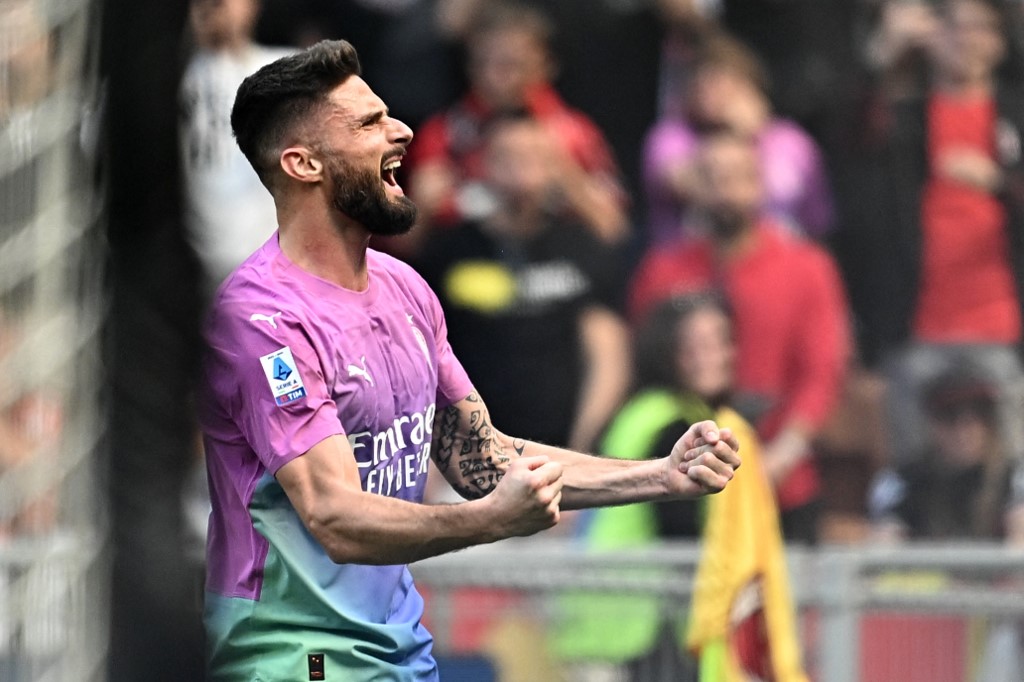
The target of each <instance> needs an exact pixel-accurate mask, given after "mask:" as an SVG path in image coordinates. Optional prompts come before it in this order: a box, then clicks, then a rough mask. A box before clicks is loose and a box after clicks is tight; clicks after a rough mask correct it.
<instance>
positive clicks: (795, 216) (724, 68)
mask: <svg viewBox="0 0 1024 682" xmlns="http://www.w3.org/2000/svg"><path fill="white" fill-rule="evenodd" d="M693 68H694V77H693V80H692V82H691V84H690V88H689V91H688V94H687V97H686V101H687V113H686V115H685V117H683V118H679V117H676V116H670V117H666V118H664V119H662V120H661V121H660V122H659V123H658V124H657V125H656V126H655V127H654V128H653V129H652V130H651V131H650V132H649V133H648V135H647V139H646V141H645V143H644V147H645V152H644V177H645V181H646V184H647V189H648V199H649V201H650V210H649V226H650V232H651V234H650V239H651V241H652V242H653V243H656V244H657V243H664V242H666V241H670V240H672V239H677V238H679V237H680V236H681V235H680V231H679V229H678V228H679V224H680V223H681V222H682V221H683V220H684V219H685V214H686V211H687V209H689V208H692V205H693V201H694V198H695V196H694V195H695V193H696V192H697V191H698V188H699V179H698V178H697V176H696V173H695V170H694V159H695V156H696V153H697V149H698V147H699V145H700V139H701V136H702V135H705V134H707V133H708V132H714V131H719V130H727V131H730V132H732V133H734V134H737V135H741V136H749V137H751V138H752V139H754V140H756V143H757V148H758V153H759V156H760V164H761V177H762V181H763V183H764V210H765V212H766V213H770V214H771V215H772V216H774V217H775V219H776V220H777V222H778V223H779V224H781V225H785V226H787V227H789V228H790V229H792V230H794V231H797V232H803V233H806V234H809V235H812V236H814V237H821V236H823V235H825V234H826V233H827V232H828V231H829V229H830V228H831V227H832V217H833V216H832V196H831V192H830V190H829V183H828V179H827V177H826V173H825V167H824V163H823V160H822V156H821V152H820V150H819V149H818V146H817V145H816V144H815V142H814V140H813V139H811V137H810V136H809V135H808V134H807V133H806V132H804V131H803V130H802V129H801V128H800V127H799V126H798V125H797V124H795V123H793V122H792V121H789V120H787V119H783V118H779V117H777V116H775V115H774V114H773V113H772V110H771V103H770V101H769V99H768V79H767V76H766V74H765V71H764V69H763V67H762V66H761V64H760V63H759V62H758V60H757V58H756V57H755V56H754V54H753V53H752V52H750V51H749V50H748V49H747V48H745V47H744V46H743V45H742V44H741V43H739V42H738V41H736V40H734V39H732V38H729V37H727V36H724V35H719V36H716V37H713V38H710V39H709V40H707V41H705V43H704V45H703V46H702V47H701V48H700V49H699V51H698V53H697V55H696V57H695V60H694V67H693Z"/></svg>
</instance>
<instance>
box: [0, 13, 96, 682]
mask: <svg viewBox="0 0 1024 682" xmlns="http://www.w3.org/2000/svg"><path fill="white" fill-rule="evenodd" d="M91 9H92V8H91V6H90V3H89V2H88V0H0V680H4V681H5V682H6V681H8V680H9V681H11V682H23V681H29V680H31V681H32V682H36V681H42V680H70V679H75V680H91V679H98V678H99V676H100V675H101V674H102V670H101V668H102V664H101V661H102V660H103V648H104V646H105V644H104V642H105V631H106V620H107V618H106V613H105V607H103V606H102V605H103V604H105V600H104V599H101V591H102V590H103V589H104V582H103V570H102V563H101V557H102V556H103V554H102V552H101V551H100V550H101V548H102V547H103V544H104V543H103V541H102V538H103V537H104V534H103V532H102V520H101V519H102V514H101V510H102V505H101V503H100V499H101V498H100V495H99V491H98V488H97V483H96V480H95V478H94V475H93V474H94V470H95V458H96V456H97V443H98V442H99V438H100V435H101V424H102V420H101V419H100V415H99V405H100V396H101V382H100V379H99V372H98V357H99V328H100V324H99V321H100V319H101V297H100V286H101V276H100V275H101V264H102V259H101V257H100V253H99V250H98V241H97V229H96V228H97V218H98V214H99V202H98V200H97V198H96V196H97V195H96V193H95V191H94V184H93V176H94V173H93V169H92V163H91V161H90V158H91V156H92V153H91V150H90V149H89V148H88V147H89V142H88V135H86V134H84V132H83V131H84V130H85V129H86V127H85V126H84V125H83V121H84V120H85V118H86V116H85V111H86V104H87V103H88V102H90V101H91V100H92V93H93V91H94V87H95V79H94V77H93V70H92V69H91V68H90V66H89V64H90V63H91V62H92V57H91V55H92V52H93V49H92V48H93V36H92V28H91V26H92V22H91Z"/></svg>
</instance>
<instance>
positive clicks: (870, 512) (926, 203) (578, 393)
mask: <svg viewBox="0 0 1024 682" xmlns="http://www.w3.org/2000/svg"><path fill="white" fill-rule="evenodd" d="M34 7H35V3H32V2H26V1H24V0H4V2H2V3H0V17H2V18H3V24H4V26H5V27H7V28H9V29H10V32H11V35H13V32H15V31H16V32H18V33H20V34H22V35H23V36H29V37H30V38H31V39H28V38H24V39H21V40H18V41H8V42H9V43H10V45H16V46H17V47H18V49H14V48H11V49H7V47H5V45H7V43H5V44H4V46H0V47H2V48H3V49H4V50H5V51H4V52H3V54H2V55H0V56H2V59H0V142H2V144H3V147H2V148H3V149H4V150H7V151H8V152H9V155H8V158H7V159H6V160H0V161H2V164H0V165H2V166H3V168H4V169H7V166H8V165H10V167H11V168H14V167H15V166H16V165H18V164H21V165H20V166H18V167H19V168H22V169H23V170H19V171H18V172H10V173H6V172H5V173H4V174H0V195H2V197H3V203H0V229H2V234H0V236H2V238H3V239H4V240H7V239H8V238H9V237H11V236H12V235H14V234H15V232H16V230H17V229H19V226H23V225H25V224H27V223H28V221H29V220H30V218H31V216H32V215H34V214H35V213H36V212H38V210H39V207H38V206H37V205H36V204H37V201H36V197H35V194H34V193H35V192H36V187H37V184H38V183H37V182H36V179H35V175H34V174H35V172H36V169H35V164H34V162H31V161H29V162H24V160H25V159H26V158H29V157H30V155H31V153H32V147H33V145H34V144H35V143H34V142H33V140H32V135H33V134H34V131H38V130H39V127H38V125H34V124H33V117H35V116H37V115H38V114H39V112H40V111H41V110H42V109H43V107H44V106H45V103H46V101H47V97H48V96H49V94H50V91H49V90H50V89H52V88H53V87H54V84H55V83H58V82H60V80H61V79H60V78H58V77H57V76H59V75H60V74H53V73H51V72H52V71H53V69H52V66H51V62H52V60H53V56H54V55H55V54H56V53H57V52H58V51H59V49H60V44H59V40H54V38H55V36H52V35H46V34H45V32H43V31H42V29H41V28H40V26H39V25H40V21H39V17H37V16H36V15H35V14H34V11H33V8H34ZM5 30H6V29H5ZM5 35H7V34H5ZM324 38H345V39H347V40H349V41H351V42H352V43H353V44H354V45H355V46H356V48H357V50H358V51H359V54H360V58H361V60H362V65H363V71H364V77H365V79H366V80H367V82H368V83H370V85H371V86H372V87H373V88H374V90H375V91H376V92H377V93H379V94H380V95H381V96H382V98H383V99H384V101H385V102H386V103H387V104H388V105H389V107H390V113H391V115H392V116H394V117H396V118H399V119H401V120H403V121H404V122H406V123H407V124H409V125H410V126H411V127H412V128H413V130H414V132H415V139H414V140H413V142H412V144H411V147H410V150H409V156H408V157H407V158H405V159H404V160H403V162H402V168H401V169H400V171H399V173H398V179H399V182H400V183H401V184H402V186H403V187H404V189H405V191H406V193H407V194H408V195H410V196H411V197H412V198H413V200H414V201H415V202H416V203H417V205H418V207H419V211H420V217H419V222H418V224H417V226H416V227H415V228H414V230H413V231H412V232H411V233H410V234H409V235H406V236H404V237H400V238H390V239H386V240H385V239H382V240H380V241H379V242H377V243H376V244H375V246H376V247H377V248H380V249H382V250H386V251H388V252H390V253H392V254H394V255H396V256H398V257H400V258H403V259H406V260H408V261H409V262H411V263H413V264H414V265H415V266H416V267H417V269H418V270H419V272H421V273H422V274H423V276H424V277H425V278H426V279H427V281H428V282H429V283H430V284H431V285H432V287H433V288H434V290H435V291H436V292H437V294H438V296H439V298H440V299H441V301H442V303H443V305H444V308H445V311H446V316H447V322H448V328H449V334H450V340H451V343H452V345H453V348H454V350H455V352H456V353H457V355H458V356H459V358H460V360H461V361H462V362H463V364H464V365H465V366H466V368H467V370H468V372H469V374H470V376H471V377H472V378H473V379H474V382H475V383H476V386H477V388H478V389H479V390H480V392H481V394H482V395H483V396H484V397H485V399H486V400H487V402H488V405H489V407H490V409H491V413H492V416H493V418H494V420H495V422H496V423H497V424H498V425H499V428H501V429H502V430H505V431H508V432H511V433H516V434H517V435H521V436H523V437H528V438H531V439H534V440H539V441H544V442H547V443H552V444H557V445H564V446H569V447H572V448H575V449H580V450H586V451H591V452H595V453H599V454H606V455H614V456H620V457H631V458H638V457H647V456H655V455H657V454H662V453H663V452H664V450H665V448H666V447H670V444H671V443H672V442H674V438H675V437H676V436H677V435H678V434H679V433H681V431H680V429H681V424H683V423H684V422H690V421H693V420H694V419H702V418H712V417H713V418H717V419H723V418H725V419H727V420H735V421H734V423H736V424H737V428H738V429H740V430H743V429H745V428H746V425H751V426H752V430H751V431H750V433H749V438H750V440H751V445H750V446H744V447H750V448H751V449H755V448H756V452H757V455H756V458H755V460H754V461H758V462H759V464H758V476H761V475H762V474H763V477H764V481H765V482H766V484H767V486H768V487H767V488H766V489H770V491H771V493H772V494H771V495H770V496H760V497H758V499H759V500H762V503H763V504H765V505H769V506H771V507H772V512H773V513H774V511H775V510H777V512H778V521H779V523H778V526H779V532H781V537H782V538H783V539H784V540H785V541H786V542H790V543H803V544H808V545H814V544H816V543H821V542H851V543H862V542H887V543H896V542H905V541H911V540H995V541H1006V542H1008V543H1012V544H1017V545H1024V467H1022V464H1024V368H1022V363H1021V349H1022V340H1024V149H1022V135H1024V61H1022V60H1024V53H1022V46H1024V1H1021V0H559V1H558V2H542V1H541V0H508V1H505V0H191V2H190V10H189V27H188V31H187V36H186V46H187V52H186V54H187V60H186V61H187V63H186V64H185V65H184V68H183V77H182V80H181V83H180V97H179V124H180V125H179V138H180V140H179V141H180V151H181V155H180V160H181V167H182V169H183V176H184V181H185V183H184V189H185V197H184V199H185V202H184V206H185V210H186V216H185V217H186V222H187V228H188V235H189V238H190V241H191V245H192V247H193V248H194V250H195V252H196V255H197V256H198V257H199V260H200V262H201V263H202V265H203V272H204V276H205V281H204V283H203V287H202V292H203V295H209V294H210V293H211V292H212V290H213V289H214V288H215V287H216V285H217V284H218V283H219V281H220V280H221V279H223V277H225V276H226V275H227V273H228V272H230V271H231V269H232V268H233V267H234V266H235V265H237V264H238V263H240V262H241V261H242V260H243V259H244V258H245V257H246V256H248V255H249V253H250V252H251V251H253V250H254V249H256V248H257V247H258V246H259V245H260V244H261V243H262V242H263V241H264V240H266V239H267V238H269V237H270V235H271V234H272V233H273V232H274V229H275V227H276V224H277V223H276V216H275V215H274V207H273V203H272V201H270V197H269V195H268V194H267V192H266V190H265V189H264V188H263V187H262V185H261V184H260V183H259V180H258V179H257V178H256V176H255V174H254V173H253V172H252V170H251V169H250V167H249V165H248V163H247V162H246V161H245V160H244V158H243V157H242V156H241V153H240V152H239V151H238V149H237V146H236V145H235V143H234V140H233V139H232V135H231V128H230V123H229V113H230V108H231V104H232V102H233V99H234V93H235V89H236V88H237V86H238V84H239V83H240V82H241V80H242V79H243V78H244V77H245V76H246V75H247V74H249V73H251V72H252V71H254V70H256V69H257V68H259V67H260V66H261V65H263V64H265V63H267V62H269V61H271V60H273V59H275V58H276V57H277V56H280V55H282V54H285V53H287V52H288V51H290V50H294V49H296V48H298V47H302V46H306V45H310V44H312V43H314V42H316V41H317V40H320V39H324ZM23 162H24V163H23ZM8 298H9V297H8ZM8 298H4V299H3V300H2V301H0V360H3V359H4V357H6V356H12V357H13V354H14V351H15V350H16V349H17V348H19V347H20V346H19V344H20V342H21V339H22V336H23V333H22V329H23V327H24V324H23V322H22V317H23V313H22V311H20V310H19V309H18V305H17V300H16V298H17V297H16V296H15V297H14V298H13V299H11V300H8ZM0 399H2V400H0V434H2V435H3V437H2V438H0V473H3V472H10V471H13V470H15V469H17V468H18V467H21V466H23V463H24V461H25V460H26V458H30V457H36V456H40V457H45V453H46V451H47V450H49V449H52V448H53V444H52V441H53V439H54V438H56V437H57V434H58V433H59V431H60V423H61V411H60V407H59V406H58V405H57V404H55V403H54V402H53V401H52V400H49V399H48V397H47V396H45V395H15V392H14V391H13V390H10V391H9V390H7V389H6V388H4V390H3V391H0ZM730 423H733V421H730ZM641 434H642V437H641ZM40 453H42V454H40ZM197 454H198V453H197ZM434 478H436V477H434ZM202 479H203V474H202V468H201V461H199V457H198V456H197V462H196V481H195V482H194V485H191V486H188V490H189V491H191V492H190V497H189V499H188V501H187V504H188V507H187V509H186V511H187V512H188V514H187V515H188V516H189V518H190V519H192V521H191V524H190V525H191V526H192V527H193V528H194V531H195V534H196V535H197V536H201V535H202V534H203V533H204V531H205V528H204V524H205V516H206V513H205V511H206V510H205V507H204V501H203V495H202V487H203V486H202ZM751 494H755V493H751ZM756 494H758V495H759V493H756ZM437 495H438V496H441V495H443V493H437ZM28 497H31V499H28V500H26V503H25V505H24V508H23V509H13V510H6V509H5V513H4V514H2V515H0V543H2V542H4V541H5V539H6V538H8V537H9V536H13V535H25V534H38V533H45V532H49V531H50V530H52V528H53V527H54V525H55V523H56V522H55V518H56V511H55V500H54V498H53V495H52V491H48V490H44V491H41V492H40V494H39V495H34V496H28ZM723 506H724V505H723ZM634 512H635V513H636V515H635V516H632V517H630V516H629V514H632V513H633V512H628V513H627V516H626V517H622V518H625V519H627V520H626V521H625V522H624V521H622V518H620V519H618V520H614V519H613V517H612V516H609V517H606V518H602V517H600V516H598V515H575V516H571V517H568V516H567V518H568V519H570V520H571V521H570V522H567V523H566V524H564V525H566V526H567V528H566V529H564V530H563V531H561V532H564V533H569V534H573V535H576V536H578V537H580V538H582V539H584V540H585V541H586V542H589V543H591V544H592V545H594V546H601V545H603V546H615V543H616V542H618V540H621V539H622V538H624V537H627V536H628V537H631V538H634V539H635V538H636V537H640V536H642V537H645V538H649V539H650V540H651V541H655V540H657V538H659V537H660V538H680V537H682V538H687V537H698V536H702V534H704V533H706V532H707V528H706V526H705V527H702V523H703V521H704V520H706V519H705V518H704V516H702V515H703V514H705V513H706V511H701V510H700V509H698V508H697V506H696V505H691V506H690V507H686V506H685V505H683V506H676V507H672V508H667V507H666V508H662V509H654V508H652V509H647V510H645V511H636V510H634ZM718 513H720V514H726V512H724V511H723V512H718ZM617 524H621V525H617ZM638 529H639V530H638ZM773 529H774V526H772V529H770V531H771V532H774V530H773ZM638 534H639V535H638ZM616 538H618V539H616ZM197 539H199V538H198V537H197ZM0 587H2V586H0ZM0 601H2V589H0ZM2 658H3V651H2V649H0V661H2ZM2 669H3V668H2V667H0V670H2Z"/></svg>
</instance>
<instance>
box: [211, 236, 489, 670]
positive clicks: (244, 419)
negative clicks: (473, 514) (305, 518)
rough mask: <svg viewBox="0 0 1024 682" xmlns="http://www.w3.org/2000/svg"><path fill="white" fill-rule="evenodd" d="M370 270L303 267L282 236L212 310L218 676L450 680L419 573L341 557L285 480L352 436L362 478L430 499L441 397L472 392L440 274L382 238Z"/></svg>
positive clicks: (415, 498)
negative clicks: (311, 454) (327, 445)
mask: <svg viewBox="0 0 1024 682" xmlns="http://www.w3.org/2000/svg"><path fill="white" fill-rule="evenodd" d="M367 267H368V270H369V286H368V287H367V289H366V290H365V291H362V292H355V291H350V290H347V289H344V288H341V287H338V286H336V285H334V284H332V283H330V282H327V281H325V280H322V279H320V278H317V277H315V276H313V275H312V274H310V273H308V272H306V271H304V270H302V269H301V268H299V267H298V266H296V265H295V264H294V263H292V262H291V261H290V260H289V259H288V258H287V257H286V256H285V254H283V253H282V252H281V250H280V247H279V245H278V240H277V235H276V234H275V235H274V236H273V237H272V238H271V239H270V240H269V241H268V242H267V243H266V244H265V245H264V246H263V247H262V248H261V249H260V250H259V251H257V252H256V253H255V254H253V255H252V256H251V257H250V258H249V259H248V260H246V261H245V263H243V264H242V265H241V266H240V267H239V269H238V270H236V271H235V273H234V274H233V275H232V276H231V277H229V278H228V280H227V281H226V282H225V283H224V285H223V286H222V287H221V289H220V291H219V292H218V295H217V297H216V299H215V301H214V304H213V306H212V308H211V312H210V316H209V319H208V321H207V326H206V341H207V347H208V350H207V356H206V358H205V362H204V371H203V387H202V391H201V404H200V420H201V424H202V427H203V432H204V445H205V448H206V459H207V468H208V475H209V482H210V496H211V502H212V512H211V516H210V524H209V535H208V540H207V581H206V591H207V596H206V614H205V619H206V626H207V634H208V643H209V644H208V646H209V649H210V652H209V653H210V662H209V665H210V670H209V672H210V679H211V680H246V681H249V680H260V681H261V682H263V681H269V680H296V679H318V677H317V676H318V675H320V674H321V672H320V671H321V670H323V673H322V674H323V675H324V676H323V677H319V679H326V680H330V679H332V677H333V678H334V679H339V680H340V679H344V680H353V681H358V680H369V679H394V680H421V679H426V680H430V679H434V676H436V666H435V665H434V662H433V659H432V657H431V655H430V647H431V638H430V635H429V634H428V633H427V632H426V630H425V629H424V628H423V626H422V625H421V624H420V617H421V615H422V611H423V601H422V599H421V598H420V596H419V594H418V593H417V591H416V589H415V587H414V586H413V584H412V579H411V576H410V575H409V571H408V569H407V568H406V567H405V566H364V565H355V564H335V563H334V562H332V561H331V560H330V558H329V557H328V556H327V554H326V552H325V551H324V550H323V548H322V547H321V545H320V544H319V543H318V542H317V541H316V540H315V539H314V538H313V536H312V535H311V534H310V533H309V532H308V531H307V529H306V528H305V526H304V525H303V524H302V521H301V520H300V518H299V516H298V514H297V513H296V511H295V509H294V508H293V507H292V505H291V503H290V502H289V499H288V497H287V495H286V494H285V492H284V490H283V489H282V487H281V486H280V485H279V484H278V482H277V480H276V478H275V477H274V475H275V473H276V472H277V471H278V469H280V468H281V467H282V466H284V465H285V464H287V463H288V462H290V461H291V460H293V459H295V458H296V457H300V456H302V455H303V453H305V452H307V451H308V450H309V449H310V448H311V447H313V446H314V445H316V444H317V443H319V442H320V441H322V440H324V439H326V438H328V437H331V436H343V437H345V438H347V439H348V441H349V443H350V444H351V446H352V450H353V453H354V455H355V458H356V461H357V465H358V467H359V473H360V478H361V481H362V486H363V489H364V490H366V491H368V492H371V493H375V494H379V495H386V496H390V497H396V498H401V499H403V500H407V501H410V502H420V501H422V498H423V491H424V485H425V482H426V475H427V463H428V460H429V456H430V439H431V432H432V425H433V420H434V413H435V410H437V409H444V408H445V407H447V406H448V405H450V404H451V403H453V402H456V401H458V400H461V399H462V398H464V397H466V396H467V395H469V393H470V392H471V391H472V386H471V384H470V382H469V379H468V377H467V376H466V373H465V371H464V370H463V369H462V366H461V365H460V364H459V362H458V361H457V360H456V358H455V357H454V355H453V354H452V351H451V348H450V346H449V344H448V341H447V332H446V328H445V322H444V317H443V314H442V312H441V308H440V305H439V303H438V301H437V298H436V297H435V296H434V294H433V292H432V291H431V290H430V288H429V287H428V286H427V285H426V283H425V282H424V281H423V280H422V279H421V278H420V277H419V276H418V275H417V274H416V273H415V272H414V271H413V270H412V269H411V268H410V267H409V266H407V265H405V264H404V263H402V262H400V261H398V260H395V259H393V258H391V257H390V256H387V255H384V254H381V253H379V252H376V251H373V250H370V251H368V253H367ZM351 513H352V514H359V513H360V510H359V509H352V510H351ZM318 657H320V658H318ZM332 671H333V675H332Z"/></svg>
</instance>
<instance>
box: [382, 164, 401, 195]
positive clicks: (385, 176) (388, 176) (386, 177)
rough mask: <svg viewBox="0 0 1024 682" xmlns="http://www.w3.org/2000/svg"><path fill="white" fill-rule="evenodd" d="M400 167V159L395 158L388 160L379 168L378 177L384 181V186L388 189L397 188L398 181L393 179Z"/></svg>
mask: <svg viewBox="0 0 1024 682" xmlns="http://www.w3.org/2000/svg"><path fill="white" fill-rule="evenodd" d="M401 165H402V157H401V156H396V157H392V158H390V159H388V160H387V161H385V162H384V164H383V165H382V166H381V168H380V177H381V179H382V180H383V181H384V184H386V185H388V186H389V187H396V188H399V189H401V188H400V187H399V185H398V179H397V178H396V177H395V173H396V172H397V171H398V169H399V168H400V167H401Z"/></svg>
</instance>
